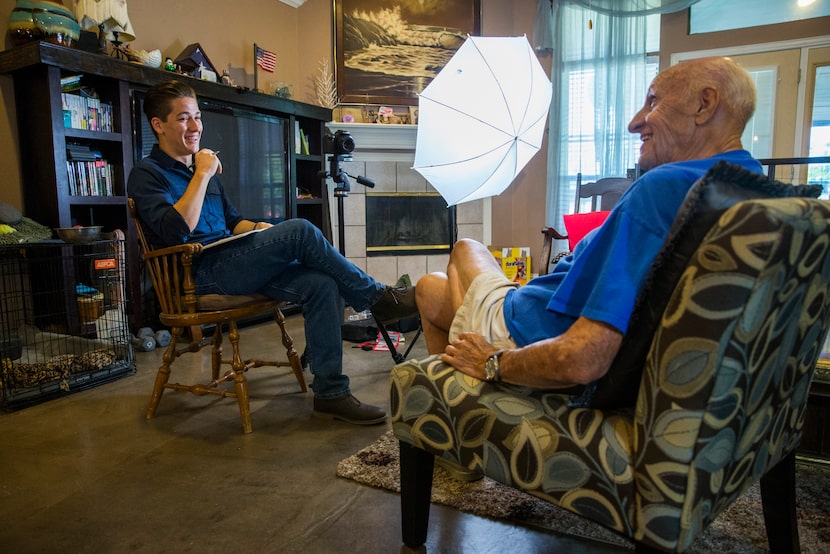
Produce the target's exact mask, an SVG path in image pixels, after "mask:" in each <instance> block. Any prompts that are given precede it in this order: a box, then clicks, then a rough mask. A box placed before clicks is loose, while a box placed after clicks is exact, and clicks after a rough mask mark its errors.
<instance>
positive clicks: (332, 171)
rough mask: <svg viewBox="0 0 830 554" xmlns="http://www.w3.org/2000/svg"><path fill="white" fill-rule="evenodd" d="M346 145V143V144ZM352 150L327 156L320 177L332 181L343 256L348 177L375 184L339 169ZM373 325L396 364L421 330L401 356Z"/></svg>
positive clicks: (383, 328)
mask: <svg viewBox="0 0 830 554" xmlns="http://www.w3.org/2000/svg"><path fill="white" fill-rule="evenodd" d="M347 144H348V143H347ZM352 149H354V143H352V146H351V149H349V151H348V152H343V153H339V152H336V153H334V154H331V155H329V170H328V171H321V172H320V176H321V177H326V178H328V177H331V180H332V181H334V183H335V185H336V186H335V187H334V191H333V194H334V197H335V198H337V238H338V248H339V250H340V253H341V254H342V255H343V256H345V255H346V223H345V221H344V220H343V214H344V211H343V200H344V199H345V198H346V197H347V196H349V192H350V191H351V182H350V181H349V177H352V178H353V179H356V180H357V182H358V183H360V184H361V185H363V186H365V187H369V188H374V186H375V182H374V181H373V180H371V179H369V178H367V177H364V176H362V175H359V176H357V177H355V176H354V175H349V174H348V173H346V172H345V171H343V168H342V167H340V164H341V163H342V162H344V161H350V160H351V159H352V156H351V150H352ZM375 324H376V325H377V328H378V330H379V331H380V334H381V336H382V337H383V340H384V342H385V343H386V346H387V347H388V348H389V353H390V354H391V355H392V359H393V360H395V363H396V364H399V363H401V362H402V361H404V360H405V359H406V357H407V356H408V355H409V352H410V350H412V347H413V346H415V342H416V341H417V340H418V337H420V336H421V332H422V330H423V329H422V328H421V326H420V324H419V325H418V332H417V333H416V334H415V337H414V338H413V339H412V342H410V343H409V346H408V347H407V349H406V351H405V352H404V353H403V354H401V353H400V352H398V350H397V348H396V347H395V343H394V342H393V341H392V337H390V336H389V331H387V330H386V325H384V324H383V322H382V321H379V320H377V319H375Z"/></svg>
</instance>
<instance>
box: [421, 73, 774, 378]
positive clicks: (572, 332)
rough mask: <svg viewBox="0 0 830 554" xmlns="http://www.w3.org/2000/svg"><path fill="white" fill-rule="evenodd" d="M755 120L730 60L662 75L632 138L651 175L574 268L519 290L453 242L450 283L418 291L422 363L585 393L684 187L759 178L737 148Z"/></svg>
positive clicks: (750, 91)
mask: <svg viewBox="0 0 830 554" xmlns="http://www.w3.org/2000/svg"><path fill="white" fill-rule="evenodd" d="M754 110H755V87H754V84H753V82H752V79H751V78H750V76H749V74H747V73H746V71H744V70H743V69H742V68H740V67H739V66H738V65H737V64H736V63H735V62H733V61H732V60H730V59H728V58H705V59H698V60H692V61H687V62H683V63H680V64H678V65H675V66H673V67H671V68H669V69H667V70H665V71H663V72H661V73H660V74H659V75H657V77H656V78H655V79H654V81H653V82H652V84H651V86H650V87H649V89H648V93H647V96H646V101H645V105H644V106H643V107H642V109H640V111H639V112H638V113H637V114H636V115H635V116H634V119H632V120H631V122H630V123H629V126H628V128H629V131H631V132H632V133H638V134H639V135H640V138H641V140H642V146H641V149H640V167H641V168H642V169H643V170H644V171H647V173H645V174H644V175H643V176H642V177H641V178H640V179H638V180H637V181H636V182H635V183H634V184H633V185H632V186H631V188H630V189H629V190H628V191H627V192H626V194H625V195H624V196H623V198H622V199H621V200H620V202H619V203H618V204H617V206H616V207H615V209H614V210H613V211H612V213H611V215H610V216H609V217H608V219H607V220H606V222H605V223H604V224H603V225H602V227H600V228H599V229H597V230H596V231H594V232H593V233H591V234H590V235H589V236H588V237H586V238H585V239H583V240H582V241H581V242H580V244H579V245H578V246H577V247H576V249H575V251H574V253H573V255H572V256H568V257H566V258H565V259H563V260H562V261H560V262H559V263H558V264H557V265H556V267H555V268H554V269H553V271H552V272H551V273H550V274H548V275H544V276H542V277H538V278H536V279H533V280H531V281H530V282H529V283H528V284H527V285H526V286H524V287H522V288H516V285H515V284H514V283H511V282H509V281H508V280H507V279H506V278H505V277H504V276H503V274H502V271H501V268H500V267H499V266H498V265H497V264H496V262H495V260H494V259H493V256H492V255H491V254H490V253H489V252H488V251H487V249H486V248H485V247H484V246H482V245H481V244H479V243H476V242H475V241H470V240H461V241H459V242H458V243H457V244H456V245H455V248H454V249H453V252H452V254H451V256H450V262H449V266H448V267H447V272H446V274H444V273H433V274H429V275H426V276H424V277H423V278H422V279H421V280H420V281H419V282H418V288H417V292H416V299H417V303H418V307H419V309H420V312H421V320H422V323H423V327H424V333H425V336H426V340H427V347H428V349H429V351H430V352H431V353H436V354H437V353H442V360H443V361H444V362H446V363H449V364H451V365H452V366H454V367H455V368H457V369H458V370H460V371H462V372H464V373H466V374H468V375H471V376H473V377H477V378H479V379H486V380H491V381H496V380H502V381H504V382H507V383H512V384H516V385H525V386H530V387H535V388H543V389H556V388H568V387H571V386H575V385H585V384H589V383H591V382H594V381H596V380H597V379H599V378H600V377H602V376H603V375H605V373H606V372H607V371H608V369H609V367H610V366H611V362H612V360H613V359H614V356H615V355H616V354H617V352H618V350H619V348H620V344H621V342H622V338H623V334H624V333H625V332H626V330H627V328H628V322H629V319H630V317H631V312H632V310H633V307H634V300H635V298H636V296H637V292H638V291H639V290H640V289H641V288H642V286H643V283H644V280H645V277H646V274H647V272H648V269H649V266H650V265H651V264H652V262H653V261H654V259H655V257H656V255H657V254H658V252H659V250H660V248H661V246H662V243H663V240H664V238H665V237H666V235H667V233H668V231H669V229H670V227H671V225H672V222H673V221H674V218H675V215H676V213H677V211H678V209H679V207H680V205H681V203H682V202H683V199H684V197H685V196H686V193H687V192H688V190H689V189H690V188H691V186H692V185H693V184H694V183H695V181H697V180H698V179H699V178H700V177H702V176H703V175H704V174H705V173H706V171H707V170H708V169H709V168H710V167H711V166H712V165H713V164H715V162H717V161H719V160H725V161H728V162H731V163H734V164H738V165H740V166H743V167H745V168H747V169H748V170H750V171H754V172H757V173H760V172H761V165H760V164H759V163H758V161H757V160H755V159H754V158H753V157H752V156H751V155H750V153H749V152H747V151H746V150H744V149H743V148H742V145H741V134H742V132H743V130H744V127H745V126H746V123H747V121H748V120H749V118H750V117H751V116H752V114H753V112H754Z"/></svg>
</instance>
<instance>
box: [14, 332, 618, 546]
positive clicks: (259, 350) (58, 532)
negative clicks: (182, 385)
mask: <svg viewBox="0 0 830 554" xmlns="http://www.w3.org/2000/svg"><path fill="white" fill-rule="evenodd" d="M289 328H290V332H291V333H292V335H293V337H294V338H295V341H296V343H297V345H298V350H299V351H302V348H303V345H304V337H303V333H302V319H301V317H300V316H291V317H289ZM275 329H276V328H275V327H274V326H273V324H262V325H257V326H253V327H248V328H246V329H244V330H243V331H242V345H243V347H247V348H245V350H243V354H244V355H246V356H249V355H255V356H256V355H261V356H264V354H265V352H267V347H269V346H271V345H272V344H273V341H274V337H275V334H274V330H275ZM412 335H413V334H412V333H409V334H408V337H410V338H411V337H412ZM346 344H347V349H346V355H345V364H344V365H345V367H346V368H347V373H348V374H349V375H350V376H351V379H352V388H353V392H354V393H355V395H356V396H357V397H358V398H360V399H361V400H363V401H366V402H370V403H374V404H378V405H383V406H387V405H388V390H389V387H388V371H389V369H390V367H391V365H392V358H391V356H390V355H389V354H388V353H385V352H364V351H362V350H360V349H352V348H350V346H351V344H349V343H346ZM245 352H247V354H246V353H245ZM161 353H162V351H161V350H159V349H157V350H155V351H153V352H148V353H138V354H137V360H138V371H137V373H136V374H135V375H131V376H128V377H124V378H122V379H120V380H118V381H114V382H112V383H108V384H104V385H101V386H98V387H95V388H92V389H89V390H86V391H82V392H79V393H77V394H73V395H69V396H66V397H63V398H59V399H55V400H52V401H49V402H45V403H42V404H39V405H36V406H32V407H29V408H25V409H22V410H19V411H16V412H12V413H0V425H2V427H0V429H2V432H0V471H2V477H0V551H2V552H9V553H24V552H38V553H41V552H67V553H68V552H72V553H79V552H96V553H97V552H101V553H118V552H152V553H160V552H170V553H179V552H198V553H210V552H223V553H235V552H286V553H295V552H296V553H300V552H303V553H329V552H332V553H333V552H361V553H393V552H402V553H403V552H411V551H410V550H409V549H407V548H405V547H403V546H402V543H401V539H400V522H399V518H400V505H399V497H398V495H397V494H393V493H390V492H387V491H383V490H379V489H374V488H371V487H367V486H363V485H360V484H357V483H355V482H354V481H350V480H346V479H341V478H339V477H337V476H336V475H335V468H336V465H337V462H338V461H339V460H341V459H342V458H345V457H347V456H349V455H351V454H353V453H354V452H356V451H357V450H359V449H360V448H362V447H364V446H366V445H368V444H370V443H371V442H373V441H374V440H375V439H377V438H378V437H379V436H380V435H381V434H383V433H384V432H385V431H386V430H387V429H388V428H389V424H388V423H387V424H385V425H377V426H372V427H358V426H353V425H349V424H346V423H340V422H330V421H323V420H319V419H316V418H313V417H311V411H312V395H311V393H310V392H309V393H307V394H301V393H298V392H297V384H296V381H294V379H293V377H292V376H291V375H289V374H285V375H284V376H282V377H278V378H276V379H274V378H273V377H272V376H273V371H274V370H273V369H267V368H263V369H260V370H252V371H251V372H249V380H250V391H251V395H252V398H251V409H252V413H253V415H252V419H253V428H254V431H253V433H251V434H249V435H243V434H242V432H241V426H240V423H239V413H238V410H237V405H236V401H235V400H234V399H229V398H224V399H222V398H217V397H212V396H210V397H207V396H202V397H197V396H194V395H191V394H189V393H183V392H174V391H167V392H165V394H164V397H163V398H162V401H161V404H160V406H159V410H158V413H157V414H156V417H155V418H154V419H152V420H150V421H147V420H145V418H144V408H145V406H146V403H147V400H148V398H149V394H150V390H151V388H152V382H153V379H154V376H155V372H156V369H157V368H158V365H159V363H160V359H161ZM424 354H425V347H424V343H423V339H420V340H419V341H418V343H417V346H416V347H415V349H414V350H413V352H412V353H411V354H410V357H417V356H423V355H424ZM180 364H184V365H180ZM177 365H179V368H178V371H180V372H182V371H184V372H195V371H198V370H201V368H202V367H204V368H205V370H204V373H203V374H205V375H206V374H208V373H209V369H207V368H209V365H208V362H207V357H206V356H204V357H202V354H196V355H188V356H187V357H184V358H181V359H180V360H179V361H178V362H177ZM174 367H175V366H174ZM278 371H287V370H282V369H281V370H278ZM175 375H176V373H175V371H174V376H175ZM182 380H184V379H182ZM309 382H310V378H309ZM421 551H422V552H423V551H424V550H423V549H422V550H421ZM426 551H427V552H430V553H443V552H447V553H450V552H452V553H467V552H470V553H484V552H493V553H495V552H499V553H501V552H511V553H531V552H557V553H560V552H561V553H567V552H580V553H586V552H591V553H611V552H620V550H619V549H618V548H615V547H611V546H607V545H602V544H596V543H590V542H586V541H581V540H575V539H572V538H568V537H557V536H554V535H551V534H549V533H544V532H540V531H536V530H530V529H527V528H524V527H517V526H512V525H507V524H504V523H501V522H497V521H491V520H488V519H483V518H480V517H476V516H472V515H468V514H464V513H461V512H458V511H456V510H454V509H451V508H446V507H444V506H440V505H433V506H432V508H431V511H430V530H429V538H428V542H427V544H426Z"/></svg>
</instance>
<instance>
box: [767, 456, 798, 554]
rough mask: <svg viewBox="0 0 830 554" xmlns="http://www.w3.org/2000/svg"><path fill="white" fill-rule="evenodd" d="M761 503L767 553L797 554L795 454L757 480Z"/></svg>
mask: <svg viewBox="0 0 830 554" xmlns="http://www.w3.org/2000/svg"><path fill="white" fill-rule="evenodd" d="M761 503H762V505H763V508H764V523H765V525H766V528H767V542H768V543H769V549H770V552H775V553H776V554H778V553H782V554H789V553H798V552H801V546H800V545H799V540H798V519H797V517H796V511H795V451H793V452H790V453H789V454H788V455H787V456H786V457H785V458H784V459H783V460H781V461H780V462H778V465H776V466H775V467H774V468H772V469H771V470H769V471H768V472H767V474H766V475H764V476H763V477H761Z"/></svg>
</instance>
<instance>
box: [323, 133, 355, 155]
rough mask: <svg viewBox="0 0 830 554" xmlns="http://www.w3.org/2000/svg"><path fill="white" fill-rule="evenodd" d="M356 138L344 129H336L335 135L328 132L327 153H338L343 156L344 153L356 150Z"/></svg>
mask: <svg viewBox="0 0 830 554" xmlns="http://www.w3.org/2000/svg"><path fill="white" fill-rule="evenodd" d="M354 147H355V143H354V139H353V138H352V134H351V133H350V132H348V131H344V130H342V129H340V130H338V131H336V132H335V133H334V134H333V135H332V134H330V133H327V134H326V153H328V154H336V155H339V156H342V155H344V154H351V153H352V152H354Z"/></svg>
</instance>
